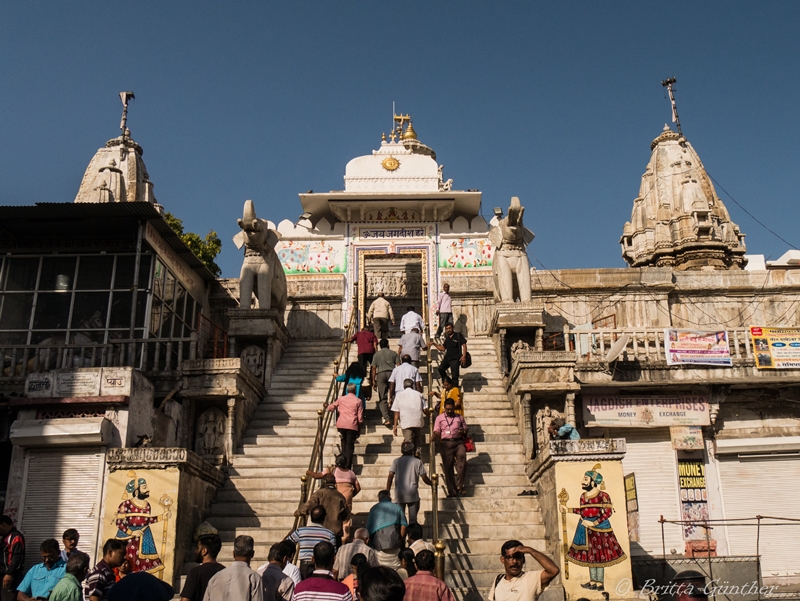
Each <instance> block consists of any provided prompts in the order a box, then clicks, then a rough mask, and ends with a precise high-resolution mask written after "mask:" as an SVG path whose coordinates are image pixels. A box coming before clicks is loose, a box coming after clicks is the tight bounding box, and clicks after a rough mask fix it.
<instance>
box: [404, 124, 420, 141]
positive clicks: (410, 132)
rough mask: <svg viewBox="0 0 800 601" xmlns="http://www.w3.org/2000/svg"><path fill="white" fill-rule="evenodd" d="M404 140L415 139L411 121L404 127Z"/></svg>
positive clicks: (415, 135)
mask: <svg viewBox="0 0 800 601" xmlns="http://www.w3.org/2000/svg"><path fill="white" fill-rule="evenodd" d="M403 139H404V140H416V139H417V132H415V131H414V126H413V125H412V124H411V121H409V122H408V127H407V128H406V133H404V134H403Z"/></svg>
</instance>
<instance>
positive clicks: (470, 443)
mask: <svg viewBox="0 0 800 601" xmlns="http://www.w3.org/2000/svg"><path fill="white" fill-rule="evenodd" d="M464 448H465V449H466V450H467V453H474V452H475V441H474V440H472V436H470V435H469V434H467V435H466V436H464Z"/></svg>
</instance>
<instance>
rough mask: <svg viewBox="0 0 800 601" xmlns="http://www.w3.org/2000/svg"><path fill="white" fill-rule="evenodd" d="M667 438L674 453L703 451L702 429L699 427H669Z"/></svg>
mask: <svg viewBox="0 0 800 601" xmlns="http://www.w3.org/2000/svg"><path fill="white" fill-rule="evenodd" d="M669 437H670V438H671V439H672V448H673V449H675V450H676V451H702V450H703V429H702V428H701V427H700V426H671V427H670V429H669Z"/></svg>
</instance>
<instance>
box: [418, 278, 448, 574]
mask: <svg viewBox="0 0 800 601" xmlns="http://www.w3.org/2000/svg"><path fill="white" fill-rule="evenodd" d="M422 309H423V311H424V312H425V343H426V345H427V349H426V351H427V352H426V358H427V366H426V367H427V370H428V411H429V414H428V424H429V430H430V449H429V451H428V473H429V474H430V478H431V516H432V518H433V529H432V530H433V532H432V538H433V545H434V547H435V548H436V551H435V553H434V557H435V560H436V563H435V569H436V577H437V578H439V579H440V580H444V548H445V546H444V543H443V542H441V541H440V540H439V498H438V494H439V488H438V483H439V475H438V474H437V473H436V441H435V440H434V439H433V428H434V425H435V423H436V411H435V410H434V408H435V407H436V406H437V403H434V402H433V397H432V396H431V394H430V392H431V390H433V363H432V352H431V325H432V324H431V319H430V317H431V309H430V307H429V306H428V282H427V281H425V282H422Z"/></svg>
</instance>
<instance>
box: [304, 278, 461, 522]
mask: <svg viewBox="0 0 800 601" xmlns="http://www.w3.org/2000/svg"><path fill="white" fill-rule="evenodd" d="M435 309H436V313H437V315H438V317H439V327H438V329H437V331H436V335H435V337H434V339H433V341H432V343H431V344H432V346H433V347H435V348H436V349H438V350H439V351H440V353H441V354H440V362H439V366H438V368H437V370H436V371H437V373H438V376H439V378H438V380H439V382H440V383H441V387H440V388H439V389H438V390H429V391H428V396H429V397H431V400H432V403H431V407H432V409H429V408H428V403H427V402H426V399H425V397H424V396H423V382H422V376H421V374H420V371H419V368H420V363H421V356H422V354H423V352H425V351H426V350H427V349H428V344H427V342H426V340H425V337H424V336H423V332H424V331H425V321H424V320H423V318H422V316H421V315H420V314H419V313H417V312H416V310H415V307H413V306H409V307H408V308H407V311H406V313H405V314H404V315H403V316H402V318H401V320H400V331H401V337H400V339H399V340H398V342H397V348H396V350H394V349H392V348H391V346H390V342H389V339H388V338H387V336H388V333H389V328H390V327H391V326H393V325H394V320H395V317H394V311H393V309H392V306H391V304H390V303H389V301H387V300H386V298H385V297H384V295H383V294H382V293H379V294H378V297H377V298H376V299H375V300H374V301H373V302H372V304H371V305H370V307H369V310H368V311H367V323H366V324H365V325H364V327H363V328H362V329H361V330H360V331H358V332H356V333H355V334H353V336H352V337H351V338H350V342H355V343H356V347H357V355H358V358H357V361H354V362H353V363H351V364H350V365H349V366H348V367H347V369H346V370H345V372H344V373H343V374H339V373H338V371H335V372H334V376H335V377H336V381H337V382H342V383H343V384H344V387H345V388H344V392H345V394H343V395H342V396H340V397H339V398H337V399H336V400H335V401H333V402H332V403H330V404H329V405H328V411H335V412H337V418H336V428H337V430H338V431H339V435H340V437H341V448H342V456H343V457H344V459H343V460H342V461H343V462H344V465H343V466H341V469H343V470H351V468H352V465H353V456H354V454H355V445H356V441H357V440H358V437H359V435H360V433H361V429H362V426H363V423H364V413H365V411H366V407H367V401H368V400H371V399H372V398H373V396H375V394H377V407H378V409H379V411H380V414H381V419H382V421H383V425H384V426H386V427H387V428H390V429H391V430H392V432H393V434H394V436H401V435H402V437H403V441H404V442H407V443H410V444H412V445H413V451H412V452H413V455H414V456H416V457H419V456H420V452H421V448H422V444H423V442H424V438H425V436H424V429H425V424H426V419H427V418H428V416H429V415H430V412H431V411H433V412H434V415H435V418H434V434H433V436H434V439H435V440H436V441H437V443H438V446H439V450H440V453H441V457H442V467H443V471H444V476H445V483H446V484H447V495H448V496H450V497H455V496H463V495H465V494H467V490H466V487H465V484H464V483H465V479H466V442H467V437H468V436H469V428H468V426H467V422H466V419H465V416H464V404H463V394H462V392H461V388H460V375H461V373H460V371H461V368H462V367H466V366H468V365H469V361H470V358H469V353H468V352H467V340H466V338H464V336H463V335H462V334H461V333H459V332H456V331H455V329H454V322H453V309H452V299H451V298H450V286H449V284H446V283H445V284H444V285H443V286H442V292H440V293H439V295H438V297H437V299H436V305H435ZM433 397H438V399H437V400H436V401H434V400H433ZM317 477H320V476H319V475H317ZM425 478H428V476H427V475H426V476H425ZM338 481H339V476H337V482H338ZM428 482H429V481H428ZM403 503H404V504H405V503H406V502H405V501H403ZM409 511H411V510H409Z"/></svg>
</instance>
